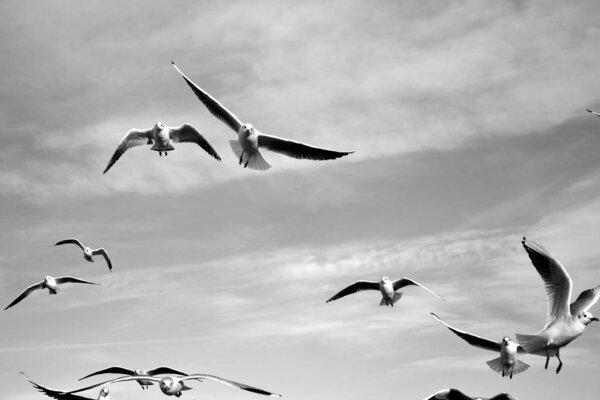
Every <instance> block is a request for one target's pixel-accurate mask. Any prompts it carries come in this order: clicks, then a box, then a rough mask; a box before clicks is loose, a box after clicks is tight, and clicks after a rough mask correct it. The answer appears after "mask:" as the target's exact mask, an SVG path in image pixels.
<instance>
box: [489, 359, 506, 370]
mask: <svg viewBox="0 0 600 400" xmlns="http://www.w3.org/2000/svg"><path fill="white" fill-rule="evenodd" d="M486 364H487V365H488V367H490V368H491V369H492V370H493V371H495V372H497V373H499V374H501V373H502V371H503V370H504V364H503V363H502V360H501V359H500V357H498V358H494V359H493V360H490V361H487V362H486Z"/></svg>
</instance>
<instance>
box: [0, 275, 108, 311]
mask: <svg viewBox="0 0 600 400" xmlns="http://www.w3.org/2000/svg"><path fill="white" fill-rule="evenodd" d="M63 283H85V284H88V285H99V283H94V282H88V281H84V280H82V279H78V278H73V277H72V276H61V277H58V278H53V277H51V276H46V277H45V278H44V280H43V281H41V282H39V283H36V284H35V285H31V286H29V287H28V288H27V289H25V290H24V291H23V293H21V294H20V295H19V297H17V298H16V299H14V300H13V302H12V303H10V304H9V305H8V306H6V308H5V310H8V309H9V308H11V307H12V306H14V305H15V304H17V303H19V302H20V301H21V300H23V299H24V298H25V297H27V296H29V295H30V294H31V293H33V292H35V291H36V290H39V289H48V291H49V294H57V293H58V289H59V288H58V285H61V284H63Z"/></svg>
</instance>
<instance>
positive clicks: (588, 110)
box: [585, 108, 594, 114]
mask: <svg viewBox="0 0 600 400" xmlns="http://www.w3.org/2000/svg"><path fill="white" fill-rule="evenodd" d="M585 111H587V112H589V113H592V114H593V113H594V112H593V111H592V110H590V109H589V108H586V109H585Z"/></svg>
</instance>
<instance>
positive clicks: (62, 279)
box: [54, 276, 99, 285]
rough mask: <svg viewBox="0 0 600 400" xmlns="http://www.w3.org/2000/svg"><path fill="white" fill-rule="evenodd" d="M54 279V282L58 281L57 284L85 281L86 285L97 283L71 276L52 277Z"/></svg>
mask: <svg viewBox="0 0 600 400" xmlns="http://www.w3.org/2000/svg"><path fill="white" fill-rule="evenodd" d="M54 279H55V280H56V283H58V284H61V283H85V284H88V285H99V283H94V282H89V281H84V280H83V279H79V278H74V277H72V276H60V277H58V278H54Z"/></svg>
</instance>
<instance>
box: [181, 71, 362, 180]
mask: <svg viewBox="0 0 600 400" xmlns="http://www.w3.org/2000/svg"><path fill="white" fill-rule="evenodd" d="M171 64H173V67H175V69H176V70H177V72H179V74H181V76H182V77H183V79H184V80H185V82H186V83H187V84H188V85H189V87H190V88H191V89H192V91H193V92H194V94H195V95H196V97H198V99H199V100H200V101H201V102H202V104H204V106H206V108H207V109H208V111H209V112H210V113H211V114H212V115H214V116H215V117H216V118H217V119H219V120H221V121H222V122H224V123H225V124H226V125H227V126H228V127H230V128H231V129H233V131H234V132H235V133H236V134H237V135H238V140H230V141H229V144H230V145H231V149H232V150H233V152H234V153H235V155H236V157H237V158H238V159H239V164H240V165H242V164H243V165H244V168H246V167H248V168H252V169H255V170H259V171H264V170H267V169H269V168H271V166H270V165H269V163H268V162H267V161H266V160H265V159H264V158H263V156H262V155H261V153H260V151H259V148H261V147H263V148H266V149H268V150H271V151H274V152H276V153H280V154H283V155H286V156H288V157H292V158H297V159H307V160H333V159H336V158H340V157H343V156H347V155H348V154H351V153H354V152H353V151H334V150H326V149H321V148H319V147H313V146H309V145H307V144H304V143H300V142H295V141H293V140H289V139H284V138H280V137H277V136H273V135H267V134H264V133H262V132H259V131H258V129H256V128H255V127H254V126H252V125H251V124H248V123H245V124H244V123H242V122H241V121H240V120H239V119H238V117H236V116H235V114H233V113H232V112H231V111H229V110H228V109H227V108H225V106H223V105H222V104H221V103H219V102H218V101H217V100H216V99H215V98H214V97H212V96H211V95H210V94H208V92H206V91H204V90H203V89H201V88H200V87H199V86H198V85H196V84H195V83H194V82H192V80H191V79H189V78H188V77H187V76H186V75H185V74H184V73H183V72H181V70H180V69H179V68H177V65H175V63H174V62H173V61H171Z"/></svg>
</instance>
